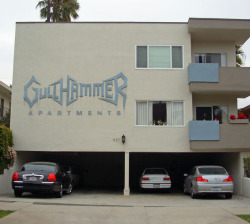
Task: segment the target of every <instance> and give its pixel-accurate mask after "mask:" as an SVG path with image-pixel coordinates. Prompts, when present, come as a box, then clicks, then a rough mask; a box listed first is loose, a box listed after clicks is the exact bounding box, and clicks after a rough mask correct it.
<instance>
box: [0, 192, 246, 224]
mask: <svg viewBox="0 0 250 224" xmlns="http://www.w3.org/2000/svg"><path fill="white" fill-rule="evenodd" d="M0 209H1V210H16V212H14V213H12V214H11V215H9V216H7V217H5V218H3V219H0V223H1V224H5V223H6V224H15V223H17V224H22V223H25V224H29V223H43V224H44V223H46V224H49V223H53V224H54V223H60V224H61V223H84V224H106V223H107V224H113V223H114V224H125V223H128V224H131V223H133V224H137V223H138V224H161V223H162V224H163V223H164V224H166V223H173V224H178V223H181V224H183V223H185V224H189V223H192V224H193V223H199V224H208V223H227V224H230V223H232V224H238V223H247V222H245V221H243V220H241V219H240V218H238V217H236V216H235V214H250V198H246V197H242V196H237V195H234V196H233V198H232V199H231V200H227V199H224V198H222V197H219V196H215V197H205V198H202V199H191V197H190V196H188V195H182V194H181V193H170V194H168V193H152V192H151V193H144V194H139V193H136V194H132V195H130V196H128V197H125V196H123V195H122V194H121V193H117V192H116V193H111V192H82V191H79V192H74V193H72V194H71V195H64V197H63V198H61V199H58V198H53V197H50V196H48V195H42V196H39V195H38V196H34V195H31V194H24V196H23V197H22V198H15V197H13V194H8V195H0Z"/></svg>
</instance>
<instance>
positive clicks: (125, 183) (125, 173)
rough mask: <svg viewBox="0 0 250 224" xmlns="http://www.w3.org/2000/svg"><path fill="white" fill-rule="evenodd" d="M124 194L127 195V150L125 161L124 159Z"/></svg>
mask: <svg viewBox="0 0 250 224" xmlns="http://www.w3.org/2000/svg"><path fill="white" fill-rule="evenodd" d="M124 163H125V164H124V166H125V167H124V191H123V194H124V196H129V194H130V189H129V152H125V161H124Z"/></svg>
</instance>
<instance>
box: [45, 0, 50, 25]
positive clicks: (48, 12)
mask: <svg viewBox="0 0 250 224" xmlns="http://www.w3.org/2000/svg"><path fill="white" fill-rule="evenodd" d="M47 7H48V9H47V21H46V22H47V23H49V22H50V0H48V6H47Z"/></svg>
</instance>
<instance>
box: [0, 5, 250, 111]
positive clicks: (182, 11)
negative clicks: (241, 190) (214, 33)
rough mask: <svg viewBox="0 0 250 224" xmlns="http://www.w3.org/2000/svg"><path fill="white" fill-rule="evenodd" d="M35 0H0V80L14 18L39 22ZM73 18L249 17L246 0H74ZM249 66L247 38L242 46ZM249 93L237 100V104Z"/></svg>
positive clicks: (9, 66) (8, 63)
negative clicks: (75, 15)
mask: <svg viewBox="0 0 250 224" xmlns="http://www.w3.org/2000/svg"><path fill="white" fill-rule="evenodd" d="M38 2H39V0H5V1H4V0H0V80H1V81H2V82H4V83H6V84H7V85H10V84H11V83H12V75H13V58H14V40H15V23H16V22H43V21H44V20H42V19H41V18H40V11H39V8H37V9H36V5H37V3H38ZM78 2H79V4H80V10H79V12H78V14H79V18H78V19H77V20H75V21H76V22H85V21H123V22H124V21H129V22H187V21H188V19H189V18H191V17H195V18H230V19H250V0H237V1H236V0H78ZM242 49H243V50H244V52H245V55H246V59H245V66H247V67H250V40H248V41H247V42H246V43H245V44H244V45H243V47H242ZM249 104H250V97H248V98H246V99H244V100H242V99H240V100H238V107H239V108H242V107H245V106H247V105H249Z"/></svg>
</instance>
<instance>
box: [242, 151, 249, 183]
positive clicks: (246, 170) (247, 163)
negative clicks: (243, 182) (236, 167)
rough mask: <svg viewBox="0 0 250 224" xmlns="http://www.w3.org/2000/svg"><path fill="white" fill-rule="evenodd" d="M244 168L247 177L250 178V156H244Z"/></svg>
mask: <svg viewBox="0 0 250 224" xmlns="http://www.w3.org/2000/svg"><path fill="white" fill-rule="evenodd" d="M243 162H244V170H245V175H246V177H248V178H250V156H248V157H246V158H244V160H243Z"/></svg>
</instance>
